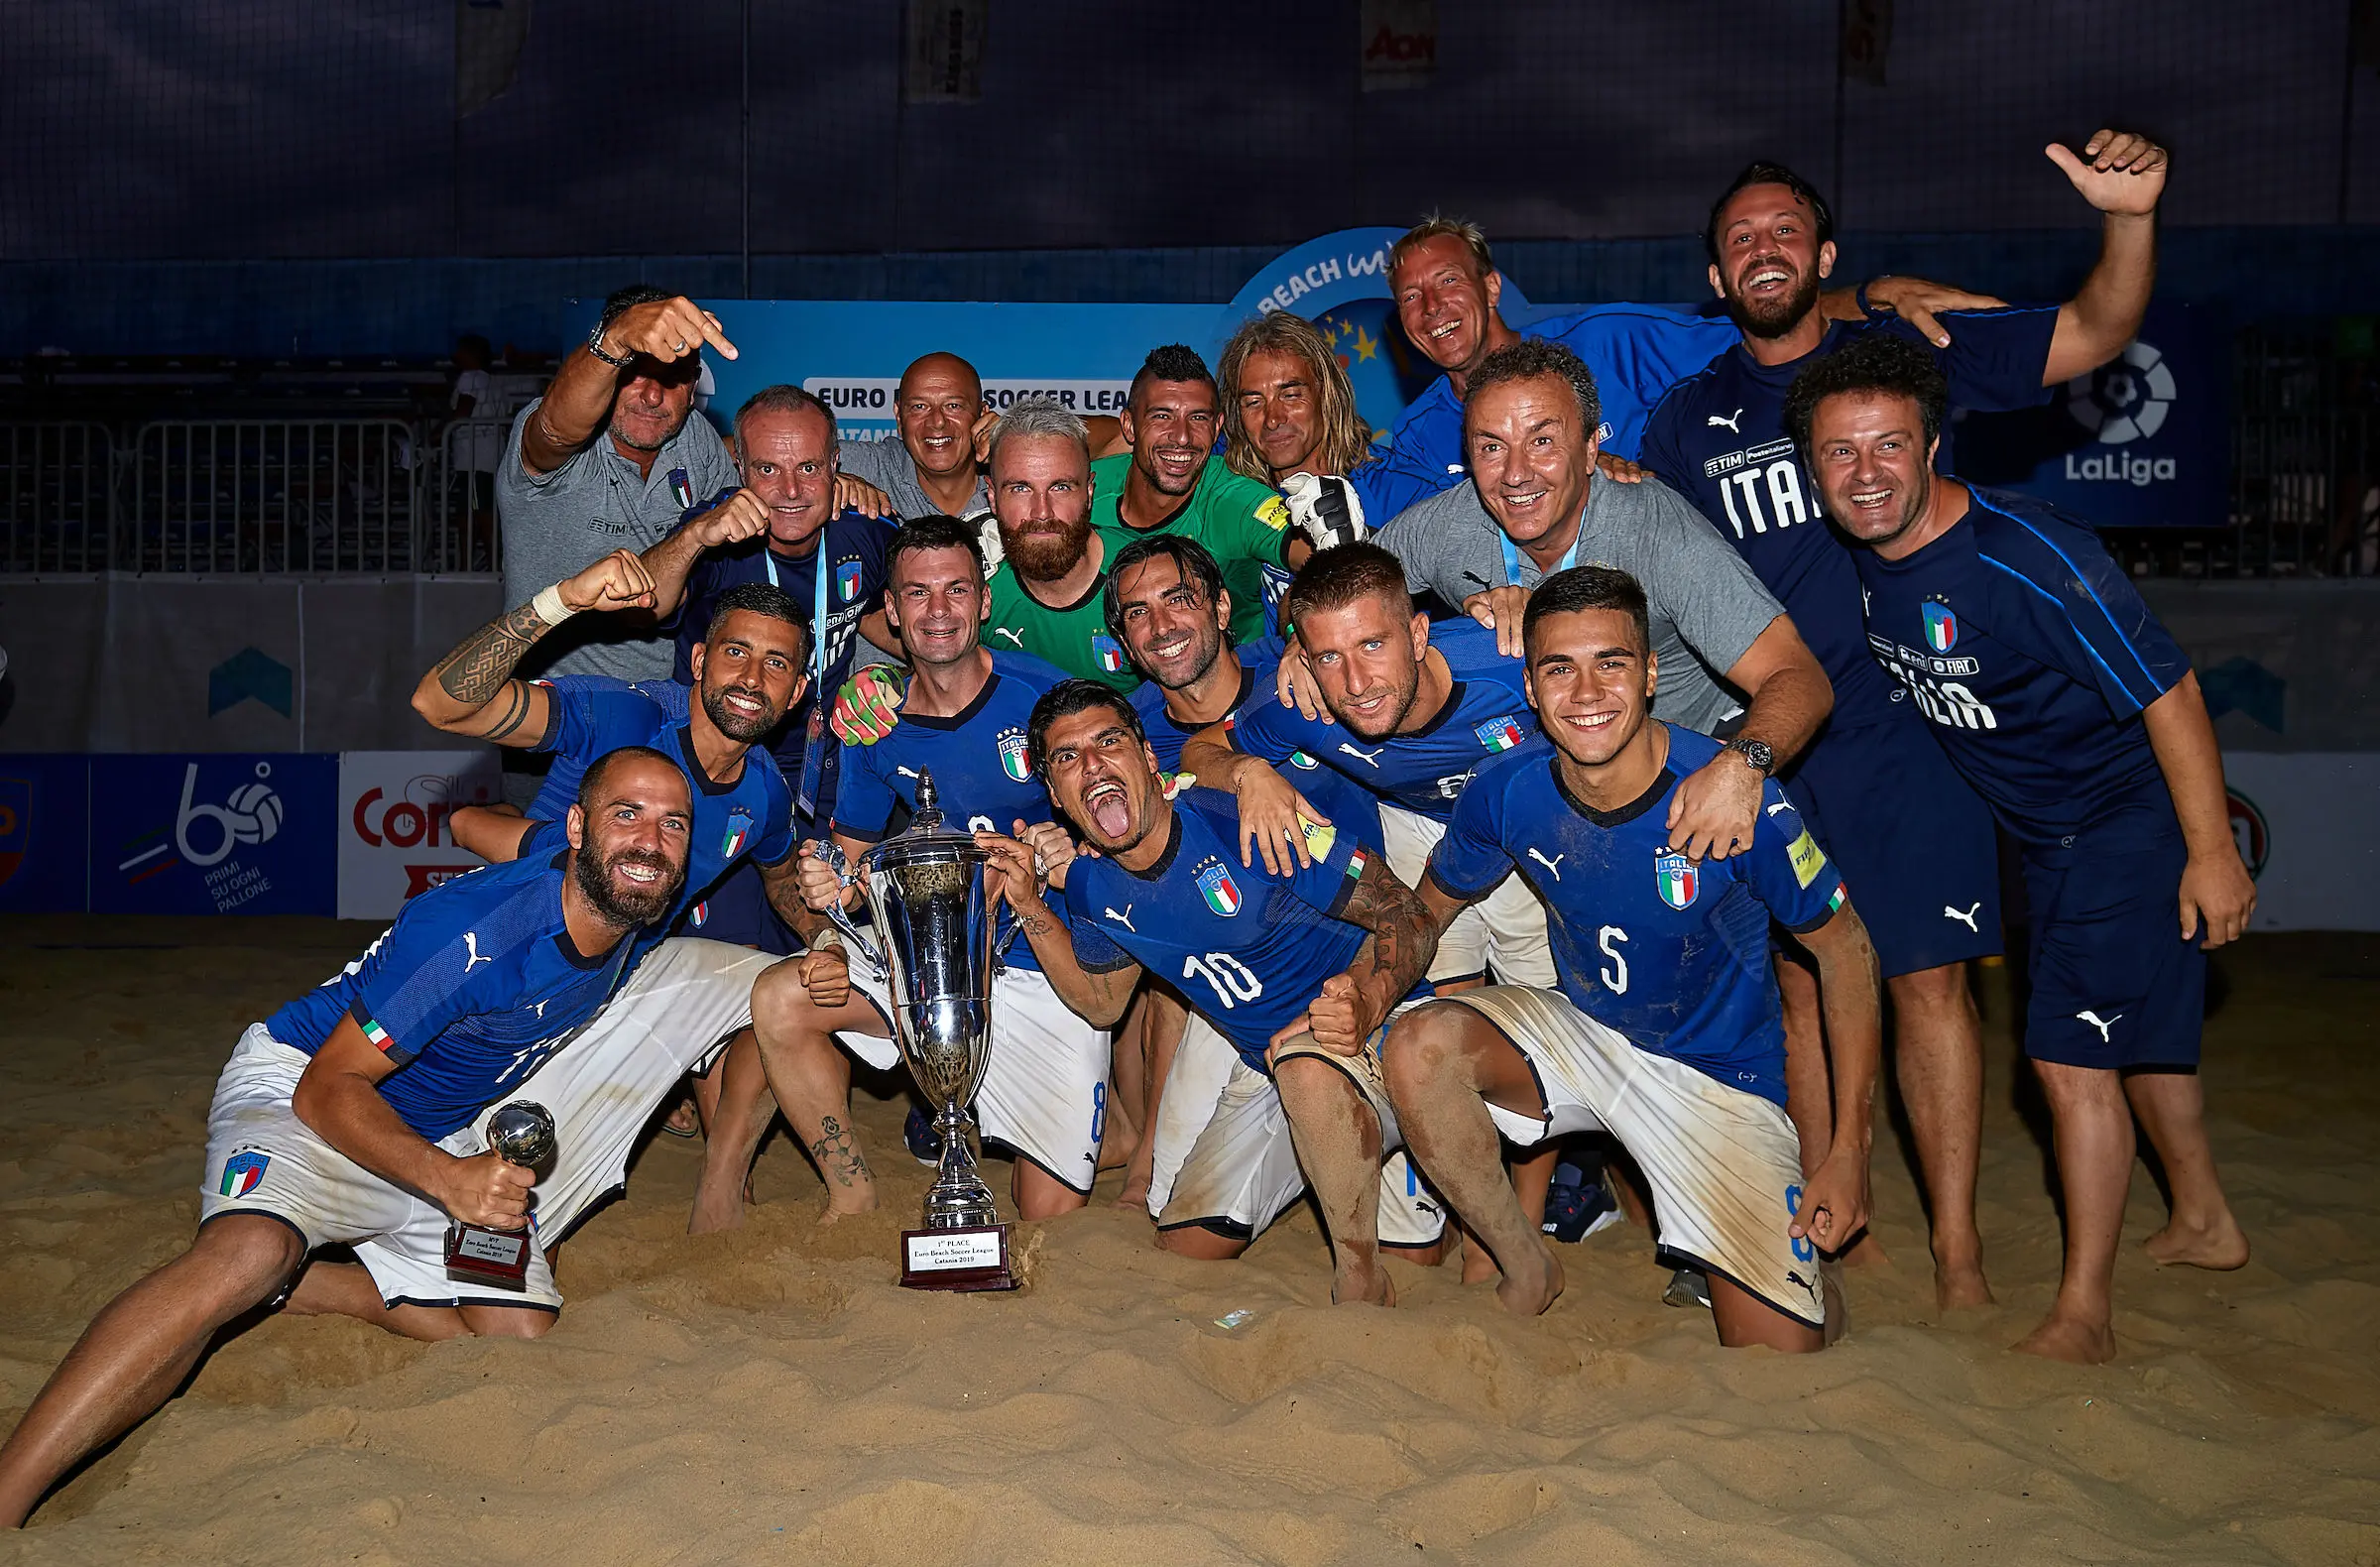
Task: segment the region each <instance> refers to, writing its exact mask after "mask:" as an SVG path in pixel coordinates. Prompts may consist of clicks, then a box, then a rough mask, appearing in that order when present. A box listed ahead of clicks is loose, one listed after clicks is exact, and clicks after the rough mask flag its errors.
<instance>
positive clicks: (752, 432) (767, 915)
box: [643, 386, 897, 954]
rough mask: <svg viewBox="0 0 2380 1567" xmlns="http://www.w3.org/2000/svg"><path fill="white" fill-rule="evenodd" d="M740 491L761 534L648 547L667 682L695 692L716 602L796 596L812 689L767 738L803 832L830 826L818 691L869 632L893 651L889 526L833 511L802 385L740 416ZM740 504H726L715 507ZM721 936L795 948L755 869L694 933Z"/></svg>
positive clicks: (691, 528)
mask: <svg viewBox="0 0 2380 1567" xmlns="http://www.w3.org/2000/svg"><path fill="white" fill-rule="evenodd" d="M736 461H737V464H738V465H739V467H740V468H741V469H742V470H743V475H744V489H743V490H742V491H741V492H738V495H740V496H742V497H749V503H757V504H758V505H759V507H760V508H761V509H762V510H763V512H765V514H766V516H767V523H766V526H765V528H764V529H763V530H762V532H761V533H759V534H757V535H754V536H752V537H749V538H738V539H731V540H721V539H719V538H717V537H716V535H715V533H714V532H713V531H711V530H707V529H705V528H704V526H703V524H702V514H701V513H689V514H688V516H687V519H686V520H685V521H684V522H682V523H680V524H679V525H678V528H677V530H676V532H674V533H672V534H670V535H669V536H668V537H667V538H665V539H663V540H662V541H661V542H659V543H657V544H654V546H653V547H652V548H650V549H648V550H646V551H645V554H644V556H643V558H644V561H645V568H646V570H647V571H648V572H649V573H650V574H651V575H652V577H653V587H654V614H655V615H657V616H658V617H659V618H660V621H661V624H662V625H663V626H664V627H669V626H674V627H675V629H676V633H677V663H676V668H675V671H674V675H673V677H674V678H675V679H676V680H677V681H679V682H680V683H681V684H689V685H690V684H692V683H693V679H694V660H695V657H696V654H697V652H698V650H699V649H701V647H702V646H703V644H704V642H705V641H706V640H707V637H708V634H709V629H710V623H711V616H712V612H713V611H714V610H715V609H716V608H717V606H718V604H719V599H720V595H721V594H723V593H725V592H726V591H727V590H728V589H730V588H732V587H734V586H736V585H737V584H739V583H745V582H766V583H768V584H769V585H770V586H772V587H775V588H779V589H781V590H782V591H783V592H784V593H785V595H786V596H787V597H788V598H790V599H791V600H792V601H793V605H794V607H795V608H796V609H797V610H798V611H799V612H800V613H801V615H802V617H803V619H804V620H805V622H807V623H808V625H809V628H810V638H811V652H810V670H809V676H810V678H809V685H808V688H807V689H806V690H805V691H804V692H803V693H802V695H801V696H800V698H798V699H797V700H796V701H795V702H794V703H793V705H792V706H791V707H790V708H788V709H787V710H786V713H785V717H784V720H783V722H781V723H779V724H778V725H777V727H776V728H775V729H774V730H773V731H771V733H770V736H769V740H768V745H769V749H770V751H771V752H773V754H774V755H775V757H776V759H777V765H778V767H779V768H780V769H781V770H782V771H783V773H784V775H785V781H786V782H787V783H788V784H792V785H793V786H794V791H795V792H794V798H795V802H796V811H795V816H796V822H797V827H798V830H800V831H802V832H810V831H814V830H816V824H817V823H819V822H823V821H825V820H827V819H829V818H831V816H832V814H833V811H834V800H835V768H836V765H837V763H838V761H839V760H840V753H839V750H838V748H837V746H836V744H835V742H834V741H832V740H831V739H829V738H827V736H826V725H825V719H824V715H823V713H822V712H821V711H820V709H819V704H818V703H817V702H816V701H815V700H814V699H813V698H814V697H815V695H816V693H817V692H819V691H833V690H835V689H837V688H838V687H839V686H841V685H842V683H843V681H844V678H845V677H846V676H847V675H849V674H850V672H851V665H852V660H853V658H854V656H855V655H856V654H857V652H858V651H859V642H860V639H862V638H863V637H864V638H866V639H867V641H868V643H869V644H870V645H871V646H873V647H875V648H878V649H881V650H882V651H884V652H886V653H892V652H895V651H896V650H897V644H896V643H895V642H894V640H893V637H892V632H891V631H890V630H889V629H887V627H886V625H885V614H884V597H885V548H886V546H887V545H888V544H890V543H891V542H892V528H891V527H890V526H889V525H887V524H885V523H884V522H881V521H879V520H878V519H875V518H872V517H868V516H865V515H863V514H862V513H860V512H858V511H851V510H841V511H839V510H838V509H837V508H836V505H835V499H836V491H837V478H838V463H839V446H838V443H837V441H836V437H835V418H834V415H833V413H832V412H830V411H829V410H828V409H827V407H826V405H825V404H823V403H821V402H819V401H818V399H817V398H815V397H813V396H812V395H811V394H809V393H808V392H805V391H803V390H802V389H801V388H799V387H796V386H773V387H766V388H764V389H762V390H761V391H759V392H756V393H754V394H753V395H752V396H751V397H750V398H747V399H746V400H745V402H744V406H743V407H742V408H741V409H739V410H737V411H736ZM749 503H740V502H739V501H738V500H737V498H736V497H732V496H723V497H721V498H720V502H719V504H721V505H733V504H749ZM692 928H694V929H695V930H697V931H699V933H701V934H702V935H705V936H708V937H710V938H711V939H712V940H715V941H734V942H739V943H742V944H744V945H747V946H757V947H760V948H761V949H762V950H764V951H768V952H774V953H779V954H782V953H786V952H790V951H792V950H793V942H792V940H791V938H790V934H789V932H788V931H787V930H786V929H785V927H784V924H783V922H782V921H781V920H780V919H778V918H777V916H776V914H775V913H774V911H773V909H772V908H771V907H770V906H769V899H768V894H767V891H766V890H765V889H764V888H763V887H762V886H761V881H760V876H759V874H758V872H757V871H754V870H751V869H743V870H739V871H737V872H736V873H735V874H734V875H733V876H731V877H729V878H728V879H727V881H725V882H723V883H721V884H720V885H719V886H718V887H716V888H714V889H712V890H711V892H710V894H709V895H708V896H707V897H706V898H705V899H704V900H703V906H702V908H701V911H700V918H699V920H698V922H696V923H695V924H694V925H693V927H692Z"/></svg>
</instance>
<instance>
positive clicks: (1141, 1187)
mask: <svg viewBox="0 0 2380 1567" xmlns="http://www.w3.org/2000/svg"><path fill="white" fill-rule="evenodd" d="M1148 1182H1149V1177H1148V1174H1147V1172H1145V1171H1141V1170H1134V1171H1132V1172H1131V1173H1130V1174H1128V1175H1126V1176H1125V1177H1124V1189H1123V1190H1122V1191H1120V1192H1118V1193H1117V1194H1116V1206H1117V1207H1119V1208H1145V1207H1147V1206H1148Z"/></svg>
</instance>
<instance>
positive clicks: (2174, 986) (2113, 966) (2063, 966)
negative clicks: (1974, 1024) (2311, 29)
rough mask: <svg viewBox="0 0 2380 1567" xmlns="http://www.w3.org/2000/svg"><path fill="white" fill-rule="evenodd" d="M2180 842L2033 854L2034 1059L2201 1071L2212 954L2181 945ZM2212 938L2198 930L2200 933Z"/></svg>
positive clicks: (2028, 894)
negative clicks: (2201, 1039) (2201, 1040)
mask: <svg viewBox="0 0 2380 1567" xmlns="http://www.w3.org/2000/svg"><path fill="white" fill-rule="evenodd" d="M2188 859H2189V854H2188V851H2187V850H2186V849H2185V848H2184V847H2183V843H2182V835H2181V833H2180V831H2179V830H2176V831H2175V832H2174V833H2173V834H2172V835H2171V836H2170V837H2166V838H2162V839H2158V840H2152V841H2150V842H2148V843H2145V844H2142V843H2139V842H2137V841H2135V842H2134V843H2133V844H2128V845H2123V846H2112V847H2099V846H2093V845H2089V844H2086V843H2077V844H2075V845H2073V846H2071V847H2052V848H2027V849H2026V850H2025V853H2024V863H2025V901H2026V902H2027V904H2030V905H2031V907H2030V910H2029V912H2030V917H2029V919H2028V920H2027V924H2028V925H2029V927H2030V929H2031V933H2032V947H2033V961H2032V982H2033V999H2032V1002H2031V1004H2030V1005H2029V1006H2028V1007H2027V1008H2026V1011H2025V1053H2026V1054H2027V1055H2029V1056H2031V1057H2033V1058H2034V1059H2035V1060H2037V1061H2056V1062H2059V1063H2061V1064H2063V1065H2067V1066H2091V1067H2100V1068H2103V1069H2105V1070H2108V1071H2121V1070H2123V1069H2125V1068H2127V1067H2169V1068H2173V1067H2179V1068H2195V1067H2196V1066H2197V1065H2198V1064H2199V1034H2200V1028H2201V1025H2202V1024H2203V1022H2204V1020H2205V1013H2206V954H2205V953H2204V952H2202V951H2201V950H2200V948H2199V939H2200V938H2199V937H2193V938H2192V939H2190V940H2188V941H2185V940H2183V939H2182V920H2181V914H2180V912H2179V902H2178V899H2179V893H2180V889H2181V885H2182V867H2183V865H2184V864H2185V863H2186V862H2187V860H2188ZM2203 934H2204V932H2203V931H2201V936H2202V935H2203Z"/></svg>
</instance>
